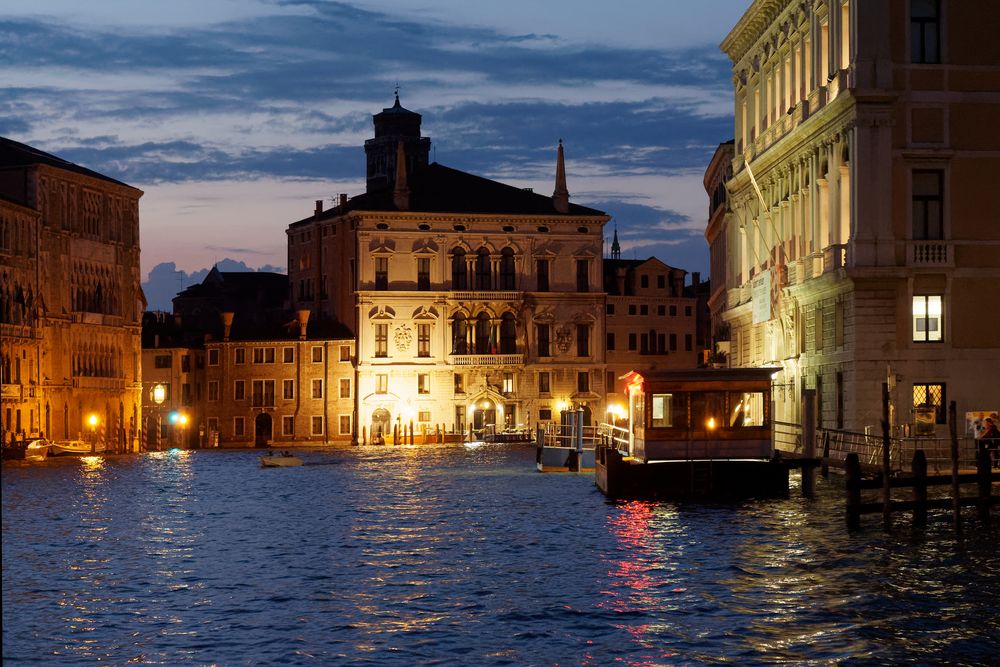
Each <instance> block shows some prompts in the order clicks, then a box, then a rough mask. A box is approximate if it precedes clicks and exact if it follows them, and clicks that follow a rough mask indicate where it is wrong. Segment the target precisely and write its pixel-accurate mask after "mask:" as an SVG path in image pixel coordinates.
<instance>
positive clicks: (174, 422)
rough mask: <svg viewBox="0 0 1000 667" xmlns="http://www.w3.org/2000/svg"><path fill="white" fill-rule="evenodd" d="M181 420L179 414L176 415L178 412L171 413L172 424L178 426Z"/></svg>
mask: <svg viewBox="0 0 1000 667" xmlns="http://www.w3.org/2000/svg"><path fill="white" fill-rule="evenodd" d="M180 418H181V416H180V415H179V414H178V413H176V412H171V413H170V417H169V419H170V423H171V424H176V423H177V420H178V419H180Z"/></svg>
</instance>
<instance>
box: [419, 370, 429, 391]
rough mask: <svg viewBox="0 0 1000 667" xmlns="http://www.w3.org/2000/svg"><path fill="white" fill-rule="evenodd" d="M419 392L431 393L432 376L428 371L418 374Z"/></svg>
mask: <svg viewBox="0 0 1000 667" xmlns="http://www.w3.org/2000/svg"><path fill="white" fill-rule="evenodd" d="M417 393H418V394H429V393H431V376H430V375H429V374H427V373H418V374H417Z"/></svg>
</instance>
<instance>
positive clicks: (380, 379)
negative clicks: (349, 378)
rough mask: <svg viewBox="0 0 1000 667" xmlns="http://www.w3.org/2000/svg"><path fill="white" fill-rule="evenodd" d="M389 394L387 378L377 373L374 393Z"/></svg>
mask: <svg viewBox="0 0 1000 667" xmlns="http://www.w3.org/2000/svg"><path fill="white" fill-rule="evenodd" d="M388 392H389V376H388V375H386V374H384V373H379V374H378V375H376V376H375V393H376V394H386V393H388Z"/></svg>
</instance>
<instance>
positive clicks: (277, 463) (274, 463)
mask: <svg viewBox="0 0 1000 667" xmlns="http://www.w3.org/2000/svg"><path fill="white" fill-rule="evenodd" d="M258 458H259V459H260V467H261V468H293V467H295V466H300V465H302V459H300V458H299V457H298V456H295V455H294V454H290V453H289V452H281V453H280V454H275V453H274V452H268V454H267V456H260V457H258Z"/></svg>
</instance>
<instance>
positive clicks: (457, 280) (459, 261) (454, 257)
mask: <svg viewBox="0 0 1000 667" xmlns="http://www.w3.org/2000/svg"><path fill="white" fill-rule="evenodd" d="M451 288H452V289H453V290H463V289H468V267H467V266H466V264H465V250H463V249H462V248H455V250H454V252H452V254H451Z"/></svg>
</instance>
